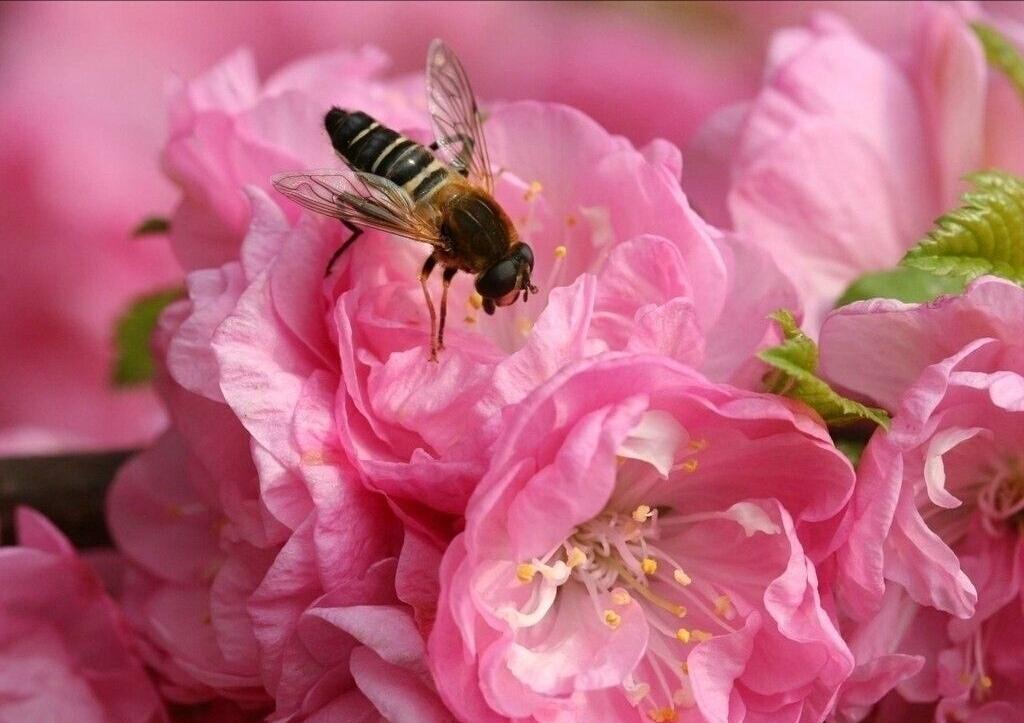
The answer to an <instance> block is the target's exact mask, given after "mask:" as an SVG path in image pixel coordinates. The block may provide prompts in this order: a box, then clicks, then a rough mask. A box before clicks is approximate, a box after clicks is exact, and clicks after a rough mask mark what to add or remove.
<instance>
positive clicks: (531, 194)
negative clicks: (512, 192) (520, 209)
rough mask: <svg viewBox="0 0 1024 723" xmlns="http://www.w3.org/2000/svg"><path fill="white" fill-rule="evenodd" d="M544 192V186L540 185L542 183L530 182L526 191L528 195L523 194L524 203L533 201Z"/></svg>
mask: <svg viewBox="0 0 1024 723" xmlns="http://www.w3.org/2000/svg"><path fill="white" fill-rule="evenodd" d="M543 190H544V186H542V185H541V184H540V181H530V185H529V187H527V189H526V193H524V194H523V200H524V201H532V200H533V199H535V198H536V197H537V196H538V195H540V192H541V191H543Z"/></svg>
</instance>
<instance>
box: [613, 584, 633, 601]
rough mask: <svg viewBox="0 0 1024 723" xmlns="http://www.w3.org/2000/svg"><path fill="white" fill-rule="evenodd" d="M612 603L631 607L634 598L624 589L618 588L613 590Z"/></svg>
mask: <svg viewBox="0 0 1024 723" xmlns="http://www.w3.org/2000/svg"><path fill="white" fill-rule="evenodd" d="M612 602H613V603H615V604H616V605H629V604H630V603H631V602H633V598H632V596H631V595H630V594H629V593H628V592H626V590H625V589H624V588H621V587H617V588H615V589H614V590H612Z"/></svg>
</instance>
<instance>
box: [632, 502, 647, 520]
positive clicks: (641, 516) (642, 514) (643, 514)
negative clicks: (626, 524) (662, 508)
mask: <svg viewBox="0 0 1024 723" xmlns="http://www.w3.org/2000/svg"><path fill="white" fill-rule="evenodd" d="M650 516H651V508H650V506H649V505H640V506H639V507H637V508H636V509H635V510H633V521H634V522H638V523H643V522H646V521H647V518H648V517H650Z"/></svg>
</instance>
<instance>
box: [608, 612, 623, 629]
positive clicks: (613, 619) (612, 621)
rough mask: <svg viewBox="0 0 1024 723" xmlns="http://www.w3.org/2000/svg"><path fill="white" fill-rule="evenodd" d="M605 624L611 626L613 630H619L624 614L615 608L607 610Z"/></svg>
mask: <svg viewBox="0 0 1024 723" xmlns="http://www.w3.org/2000/svg"><path fill="white" fill-rule="evenodd" d="M604 624H605V625H607V626H608V627H610V628H611V629H612V630H618V629H619V626H620V625H622V616H621V615H619V614H618V613H617V612H615V611H614V610H605V611H604Z"/></svg>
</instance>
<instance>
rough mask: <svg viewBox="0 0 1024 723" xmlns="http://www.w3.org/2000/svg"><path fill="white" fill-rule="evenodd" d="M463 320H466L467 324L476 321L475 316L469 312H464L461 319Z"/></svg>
mask: <svg viewBox="0 0 1024 723" xmlns="http://www.w3.org/2000/svg"><path fill="white" fill-rule="evenodd" d="M463 321H464V322H466V323H467V324H475V323H476V317H475V316H472V315H470V314H466V316H465V318H464V319H463Z"/></svg>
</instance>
